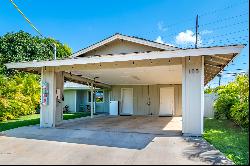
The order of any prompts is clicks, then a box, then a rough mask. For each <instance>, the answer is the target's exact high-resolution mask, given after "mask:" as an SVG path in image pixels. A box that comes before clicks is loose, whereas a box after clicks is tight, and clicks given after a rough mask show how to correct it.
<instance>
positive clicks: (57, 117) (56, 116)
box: [40, 67, 64, 127]
mask: <svg viewBox="0 0 250 166" xmlns="http://www.w3.org/2000/svg"><path fill="white" fill-rule="evenodd" d="M41 75H42V78H41V81H42V82H47V83H48V84H49V103H48V105H43V104H41V110H40V127H55V126H56V125H57V124H60V123H61V122H62V120H63V117H62V101H59V100H58V99H57V98H56V89H61V88H63V83H64V81H63V75H62V72H58V73H57V72H55V70H54V68H53V67H46V68H45V67H43V68H42V73H41ZM62 93H63V91H62V90H61V96H62ZM58 101H59V102H60V103H59V102H58Z"/></svg>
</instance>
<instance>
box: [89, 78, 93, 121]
mask: <svg viewBox="0 0 250 166" xmlns="http://www.w3.org/2000/svg"><path fill="white" fill-rule="evenodd" d="M90 90H91V107H90V108H91V118H93V109H94V108H93V97H94V95H93V93H94V91H93V82H91V87H90Z"/></svg>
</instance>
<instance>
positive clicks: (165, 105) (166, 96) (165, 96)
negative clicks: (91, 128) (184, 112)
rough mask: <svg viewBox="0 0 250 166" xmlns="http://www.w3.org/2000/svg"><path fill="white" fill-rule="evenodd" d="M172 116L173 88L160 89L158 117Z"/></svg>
mask: <svg viewBox="0 0 250 166" xmlns="http://www.w3.org/2000/svg"><path fill="white" fill-rule="evenodd" d="M173 114H174V87H165V88H160V111H159V115H160V116H173Z"/></svg>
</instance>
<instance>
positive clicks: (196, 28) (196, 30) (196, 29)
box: [195, 14, 199, 48]
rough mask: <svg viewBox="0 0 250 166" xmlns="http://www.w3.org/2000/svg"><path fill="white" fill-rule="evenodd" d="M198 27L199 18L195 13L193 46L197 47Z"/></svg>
mask: <svg viewBox="0 0 250 166" xmlns="http://www.w3.org/2000/svg"><path fill="white" fill-rule="evenodd" d="M198 28H199V20H198V14H197V16H196V25H195V48H198Z"/></svg>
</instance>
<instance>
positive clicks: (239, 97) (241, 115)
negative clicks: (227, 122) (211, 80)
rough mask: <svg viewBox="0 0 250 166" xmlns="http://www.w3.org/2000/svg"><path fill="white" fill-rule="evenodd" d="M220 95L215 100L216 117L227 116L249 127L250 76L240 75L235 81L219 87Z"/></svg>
mask: <svg viewBox="0 0 250 166" xmlns="http://www.w3.org/2000/svg"><path fill="white" fill-rule="evenodd" d="M216 91H217V93H218V95H219V97H218V98H217V100H216V101H215V104H214V108H215V118H217V119H222V118H227V119H231V120H232V121H234V122H235V123H236V124H238V125H240V126H242V127H247V126H248V124H249V105H248V101H249V78H248V76H247V75H238V76H237V77H236V79H235V81H233V82H231V83H229V84H227V85H225V86H221V87H219V88H217V90H216Z"/></svg>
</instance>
